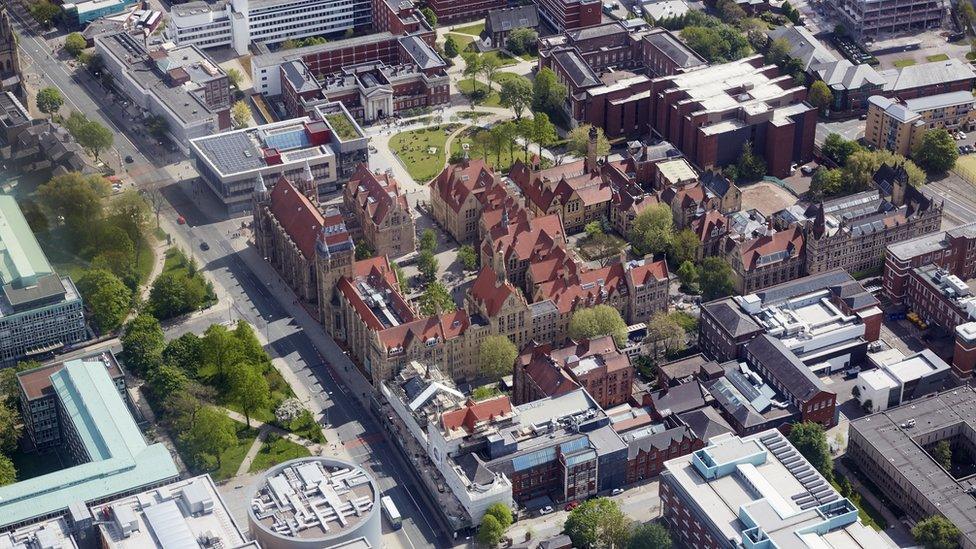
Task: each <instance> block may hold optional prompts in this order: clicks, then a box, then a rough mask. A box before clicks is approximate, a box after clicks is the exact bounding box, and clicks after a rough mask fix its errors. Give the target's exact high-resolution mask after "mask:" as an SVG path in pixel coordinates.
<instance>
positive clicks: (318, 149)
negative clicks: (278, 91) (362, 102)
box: [190, 103, 369, 216]
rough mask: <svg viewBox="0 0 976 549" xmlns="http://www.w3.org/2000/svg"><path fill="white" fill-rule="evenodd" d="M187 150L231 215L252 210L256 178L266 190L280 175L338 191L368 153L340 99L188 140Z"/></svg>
mask: <svg viewBox="0 0 976 549" xmlns="http://www.w3.org/2000/svg"><path fill="white" fill-rule="evenodd" d="M190 154H191V156H192V157H193V159H194V162H195V163H196V168H197V171H198V172H199V173H200V176H201V178H202V179H203V181H204V182H205V183H206V184H207V186H208V187H209V188H210V190H211V191H212V192H213V193H214V194H215V195H216V197H217V198H218V199H219V200H220V201H221V202H222V203H223V204H224V206H225V207H226V209H227V210H226V211H227V214H228V215H232V216H233V215H241V214H244V213H246V212H248V211H250V210H251V207H252V197H253V193H254V190H255V189H256V188H258V184H257V181H258V179H260V180H261V184H262V185H264V186H265V187H266V188H268V189H273V188H274V185H275V184H276V183H277V182H278V180H279V179H280V178H281V177H282V176H284V177H285V178H287V179H288V180H290V181H293V182H295V181H306V180H311V181H314V188H317V190H318V193H319V194H320V195H322V194H326V193H330V192H335V191H337V190H339V188H340V182H341V181H344V180H345V179H348V178H349V176H350V175H351V174H352V171H353V168H354V167H355V165H356V164H358V163H359V162H365V161H366V160H367V159H368V157H369V152H368V150H367V143H366V138H365V136H364V134H363V133H362V129H360V127H359V125H358V124H356V122H355V121H354V120H353V119H352V116H350V115H349V112H348V111H347V110H346V109H345V107H343V106H342V104H341V103H328V104H323V105H319V106H317V107H315V109H314V110H313V113H312V116H305V117H301V118H292V119H290V120H284V121H281V122H272V123H270V124H264V125H261V126H256V127H250V128H244V129H240V130H232V131H229V132H224V133H218V134H215V135H208V136H206V137H199V138H196V139H193V140H191V141H190Z"/></svg>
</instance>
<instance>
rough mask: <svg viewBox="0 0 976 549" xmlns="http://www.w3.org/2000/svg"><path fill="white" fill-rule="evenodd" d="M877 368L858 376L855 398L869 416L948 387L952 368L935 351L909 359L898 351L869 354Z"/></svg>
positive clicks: (928, 351)
mask: <svg viewBox="0 0 976 549" xmlns="http://www.w3.org/2000/svg"><path fill="white" fill-rule="evenodd" d="M868 360H869V361H870V363H871V364H872V365H874V366H876V368H872V369H870V370H867V371H862V372H861V373H859V374H858V376H857V385H855V387H856V391H855V398H857V401H858V402H859V403H860V404H861V406H862V407H864V409H865V410H867V411H868V412H869V413H874V412H882V411H884V410H887V409H888V408H891V407H894V406H898V405H900V404H902V403H903V402H908V401H909V400H915V399H916V398H920V397H923V396H926V395H929V394H930V393H934V392H937V391H939V390H941V389H943V388H944V386H945V384H946V383H947V382H948V379H949V365H948V364H946V363H945V361H944V360H942V359H941V358H939V357H938V355H936V354H935V353H933V352H932V350H931V349H923V350H921V351H919V352H917V353H915V354H912V355H910V356H905V355H904V354H903V353H902V352H901V351H899V350H898V349H888V350H887V351H882V352H880V353H872V354H869V355H868Z"/></svg>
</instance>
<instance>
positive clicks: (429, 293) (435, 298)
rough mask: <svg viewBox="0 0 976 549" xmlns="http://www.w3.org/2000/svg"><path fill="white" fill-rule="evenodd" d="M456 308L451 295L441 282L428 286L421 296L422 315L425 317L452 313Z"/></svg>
mask: <svg viewBox="0 0 976 549" xmlns="http://www.w3.org/2000/svg"><path fill="white" fill-rule="evenodd" d="M456 308H457V307H456V305H455V304H454V299H453V298H452V297H451V293H450V292H448V291H447V288H445V287H444V285H443V284H441V283H440V282H436V281H435V282H431V283H430V284H428V285H427V289H425V290H424V293H423V294H421V296H420V313H421V314H423V315H435V314H438V313H442V312H451V311H453V310H455V309H456Z"/></svg>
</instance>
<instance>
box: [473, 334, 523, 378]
mask: <svg viewBox="0 0 976 549" xmlns="http://www.w3.org/2000/svg"><path fill="white" fill-rule="evenodd" d="M479 351H480V352H479V353H478V366H479V368H480V372H481V374H482V375H484V376H485V377H487V378H489V379H493V380H498V379H501V378H503V377H505V376H507V375H509V374H511V373H512V368H513V367H514V366H515V359H516V358H517V357H518V349H516V348H515V344H514V343H512V341H511V340H510V339H508V338H507V337H505V336H501V335H492V336H488V337H486V338H485V340H484V341H482V342H481V349H479Z"/></svg>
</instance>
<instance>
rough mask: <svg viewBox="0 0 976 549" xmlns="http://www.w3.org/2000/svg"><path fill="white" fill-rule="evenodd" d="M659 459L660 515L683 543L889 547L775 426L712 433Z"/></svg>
mask: <svg viewBox="0 0 976 549" xmlns="http://www.w3.org/2000/svg"><path fill="white" fill-rule="evenodd" d="M664 467H665V471H664V472H663V473H662V474H661V483H660V493H661V506H662V509H663V514H664V520H665V521H666V522H667V525H668V530H670V531H671V533H672V535H673V536H676V537H677V538H678V540H679V541H680V543H681V544H682V545H683V546H686V547H695V548H701V549H718V548H725V547H747V548H760V547H819V548H824V549H828V548H836V549H842V548H843V549H882V548H884V549H888V548H892V549H893V546H892V545H891V544H889V543H888V542H887V541H885V540H886V539H887V538H883V537H882V536H881V535H880V534H879V533H878V532H876V531H875V530H873V529H871V528H870V527H867V526H865V525H864V524H862V523H861V522H860V520H858V510H857V507H855V506H854V504H853V503H851V501H850V500H848V499H846V498H844V497H842V496H841V495H840V494H839V493H837V491H836V490H834V489H833V488H832V487H831V486H830V484H829V483H828V482H827V480H826V479H824V478H823V476H821V475H820V473H818V472H817V471H816V469H814V468H813V466H812V465H810V463H809V462H808V461H807V460H806V459H805V458H804V457H803V456H802V455H801V454H800V453H799V452H798V451H797V450H796V448H794V447H793V445H792V444H790V443H789V441H788V440H787V439H786V437H784V436H783V434H782V433H780V432H779V431H776V430H768V431H764V432H761V433H757V434H755V435H751V436H747V437H737V436H734V435H731V434H726V435H720V436H718V437H713V438H712V439H711V442H710V444H709V445H708V446H706V447H705V448H702V449H700V450H698V451H696V452H692V453H691V454H688V455H685V456H681V457H678V458H675V459H672V460H670V461H668V462H666V463H665V464H664Z"/></svg>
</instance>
